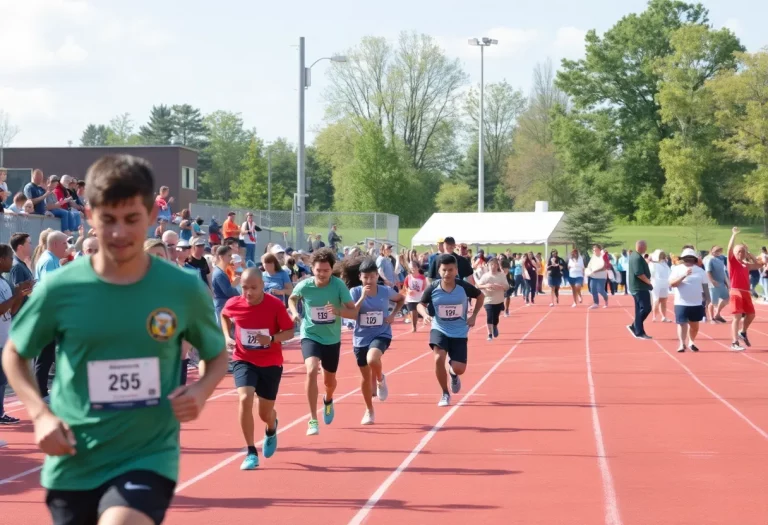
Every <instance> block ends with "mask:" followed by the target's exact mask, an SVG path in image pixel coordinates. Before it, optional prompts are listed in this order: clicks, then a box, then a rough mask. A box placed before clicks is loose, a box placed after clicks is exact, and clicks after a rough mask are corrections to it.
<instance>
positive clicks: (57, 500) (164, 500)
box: [45, 470, 176, 525]
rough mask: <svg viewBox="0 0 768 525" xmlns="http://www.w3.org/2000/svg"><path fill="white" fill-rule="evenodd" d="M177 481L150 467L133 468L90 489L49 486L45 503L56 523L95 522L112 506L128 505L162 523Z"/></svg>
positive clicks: (78, 524)
mask: <svg viewBox="0 0 768 525" xmlns="http://www.w3.org/2000/svg"><path fill="white" fill-rule="evenodd" d="M175 489H176V482H174V481H171V480H170V479H168V478H166V477H163V476H161V475H159V474H156V473H154V472H150V471H148V470H132V471H130V472H126V473H125V474H121V475H119V476H117V477H116V478H114V479H112V480H110V481H108V482H106V483H104V484H103V485H102V486H100V487H98V488H95V489H91V490H49V491H48V494H47V495H46V497H45V503H46V505H48V510H49V511H50V513H51V517H52V518H53V524H54V525H96V523H97V522H98V521H99V518H100V517H101V515H102V514H103V513H104V512H105V511H106V510H107V509H110V508H112V507H129V508H131V509H135V510H137V511H139V512H141V513H142V514H146V515H147V516H148V517H149V518H150V519H152V521H154V522H155V525H160V523H162V522H163V519H164V518H165V512H166V511H167V510H168V507H170V506H171V500H172V499H173V491H174V490H175Z"/></svg>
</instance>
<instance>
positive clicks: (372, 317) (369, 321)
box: [360, 311, 384, 327]
mask: <svg viewBox="0 0 768 525" xmlns="http://www.w3.org/2000/svg"><path fill="white" fill-rule="evenodd" d="M383 324H384V312H381V311H379V312H365V313H362V314H360V326H368V327H370V326H381V325H383Z"/></svg>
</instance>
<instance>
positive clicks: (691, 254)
mask: <svg viewBox="0 0 768 525" xmlns="http://www.w3.org/2000/svg"><path fill="white" fill-rule="evenodd" d="M686 257H695V258H696V259H698V258H699V255H698V254H697V253H696V251H695V250H692V249H691V248H686V249H685V250H683V251H682V253H680V258H681V259H685V258H686Z"/></svg>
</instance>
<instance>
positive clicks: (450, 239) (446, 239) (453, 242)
mask: <svg viewBox="0 0 768 525" xmlns="http://www.w3.org/2000/svg"><path fill="white" fill-rule="evenodd" d="M445 244H456V239H454V238H453V237H446V238H445Z"/></svg>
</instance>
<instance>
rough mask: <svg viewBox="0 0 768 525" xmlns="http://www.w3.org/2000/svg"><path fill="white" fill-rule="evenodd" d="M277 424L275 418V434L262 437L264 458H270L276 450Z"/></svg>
mask: <svg viewBox="0 0 768 525" xmlns="http://www.w3.org/2000/svg"><path fill="white" fill-rule="evenodd" d="M278 424H279V422H278V420H277V418H275V433H274V434H272V435H271V436H268V435H266V434H265V435H264V446H263V447H262V448H263V449H264V457H265V458H271V457H272V455H273V454H274V453H275V451H276V450H277V425H278Z"/></svg>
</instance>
